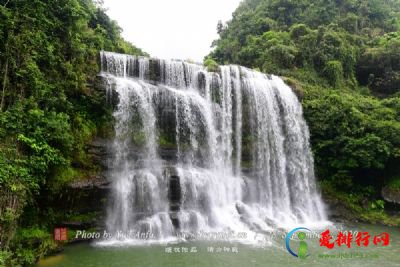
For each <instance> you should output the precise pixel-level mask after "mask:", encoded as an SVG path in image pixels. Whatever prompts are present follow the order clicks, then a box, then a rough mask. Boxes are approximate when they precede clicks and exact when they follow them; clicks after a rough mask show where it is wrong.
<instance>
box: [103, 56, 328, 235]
mask: <svg viewBox="0 0 400 267" xmlns="http://www.w3.org/2000/svg"><path fill="white" fill-rule="evenodd" d="M101 68H102V71H101V74H100V76H101V77H103V78H104V80H105V85H106V88H107V96H108V98H110V96H112V91H115V92H116V93H117V95H118V101H117V102H118V104H117V106H116V107H115V108H114V113H113V116H114V120H115V122H114V123H115V124H114V125H115V127H114V128H115V137H114V140H113V144H112V155H113V156H112V157H111V158H110V164H109V165H110V175H109V178H110V180H111V182H112V185H113V186H112V196H111V203H110V207H109V210H108V218H107V228H108V230H109V231H111V232H116V231H122V232H128V231H137V232H143V231H145V232H146V231H149V232H151V233H152V234H154V235H155V236H156V238H157V239H158V240H166V239H168V238H170V237H173V236H174V234H176V233H177V232H178V231H188V232H190V231H224V230H230V231H251V232H262V231H268V230H271V229H276V228H277V227H282V228H290V227H292V226H294V225H300V224H302V225H310V224H315V223H318V222H322V221H326V215H325V212H324V207H323V203H322V201H321V199H320V196H319V194H318V191H317V188H316V184H315V177H314V169H313V158H312V154H311V150H310V146H309V130H308V127H307V124H306V122H305V120H304V118H303V112H302V107H301V104H300V103H299V101H298V99H297V97H296V96H295V94H294V93H293V92H292V90H291V89H290V88H289V87H288V86H287V85H285V84H284V82H283V81H282V80H281V79H280V78H278V77H276V76H268V75H265V74H262V73H259V72H255V71H252V70H250V69H247V68H244V67H240V66H233V65H232V66H221V67H220V71H219V72H218V73H212V72H208V71H207V70H206V68H205V67H204V66H202V65H199V64H191V63H186V62H182V61H176V60H171V61H168V60H159V59H149V58H144V57H135V56H129V55H123V54H116V53H111V52H102V53H101Z"/></svg>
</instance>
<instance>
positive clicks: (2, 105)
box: [0, 58, 8, 112]
mask: <svg viewBox="0 0 400 267" xmlns="http://www.w3.org/2000/svg"><path fill="white" fill-rule="evenodd" d="M7 76H8V58H7V60H6V66H5V68H4V77H3V90H2V94H1V102H0V112H1V111H3V108H4V99H5V94H6V86H7Z"/></svg>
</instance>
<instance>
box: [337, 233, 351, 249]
mask: <svg viewBox="0 0 400 267" xmlns="http://www.w3.org/2000/svg"><path fill="white" fill-rule="evenodd" d="M352 240H353V235H352V234H351V232H348V233H347V235H345V234H343V233H342V232H339V233H338V235H337V239H336V243H337V244H338V246H339V247H341V246H342V245H346V246H347V247H348V248H350V247H351V241H352Z"/></svg>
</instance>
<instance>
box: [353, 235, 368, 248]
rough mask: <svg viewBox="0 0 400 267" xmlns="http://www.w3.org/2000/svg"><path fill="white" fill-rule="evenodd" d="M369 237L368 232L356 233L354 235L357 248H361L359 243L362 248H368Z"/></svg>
mask: <svg viewBox="0 0 400 267" xmlns="http://www.w3.org/2000/svg"><path fill="white" fill-rule="evenodd" d="M370 237H371V235H370V234H369V233H368V232H363V233H362V232H358V233H357V235H356V243H357V246H359V247H361V243H362V245H363V246H364V247H368V245H369V238H370Z"/></svg>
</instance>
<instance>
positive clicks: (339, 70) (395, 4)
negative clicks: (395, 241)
mask: <svg viewBox="0 0 400 267" xmlns="http://www.w3.org/2000/svg"><path fill="white" fill-rule="evenodd" d="M217 30H218V33H219V35H220V38H219V39H218V40H216V41H215V42H214V44H213V46H214V50H213V52H212V53H211V54H210V55H209V56H208V58H207V59H208V60H211V59H214V60H215V61H217V62H218V63H220V64H223V63H235V64H240V65H244V66H247V67H250V68H255V69H258V70H261V71H263V72H267V73H273V74H278V75H281V76H284V79H285V80H286V82H288V84H289V85H291V86H292V87H293V88H294V89H295V90H296V92H297V93H298V94H299V95H301V96H302V97H303V106H304V112H305V116H306V119H307V121H308V123H309V126H310V131H311V139H312V140H311V141H312V146H313V150H314V155H315V162H316V167H317V175H318V177H319V179H320V181H321V184H323V185H328V187H330V191H331V192H332V190H331V189H332V188H333V189H334V190H337V191H336V193H337V192H345V193H347V194H348V195H353V196H354V195H357V194H358V195H359V196H362V197H361V198H360V199H362V198H366V199H370V200H374V199H376V201H378V202H377V203H382V202H380V201H381V200H380V199H381V197H382V196H381V189H382V188H383V187H385V186H398V185H399V184H400V167H399V166H400V138H399V137H400V117H399V114H400V98H399V94H400V1H398V0H388V1H381V0H340V1H337V0H317V1H310V0H246V1H243V2H242V3H241V5H240V7H239V8H238V9H237V10H236V11H235V12H234V14H233V18H232V20H231V21H229V22H228V23H227V24H226V25H223V24H222V23H219V24H218V27H217ZM382 98H386V99H382ZM324 187H326V186H324ZM334 190H333V192H334V194H335V191H334ZM372 204H373V205H372ZM372 204H371V207H372V206H373V207H377V206H380V205H376V203H375V202H374V203H372Z"/></svg>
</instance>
